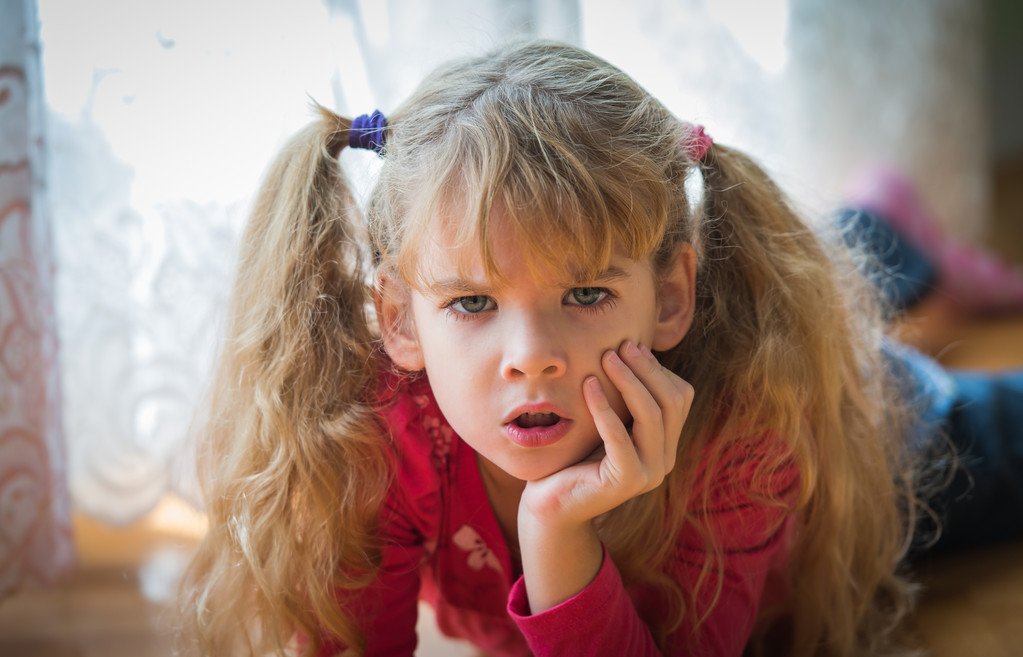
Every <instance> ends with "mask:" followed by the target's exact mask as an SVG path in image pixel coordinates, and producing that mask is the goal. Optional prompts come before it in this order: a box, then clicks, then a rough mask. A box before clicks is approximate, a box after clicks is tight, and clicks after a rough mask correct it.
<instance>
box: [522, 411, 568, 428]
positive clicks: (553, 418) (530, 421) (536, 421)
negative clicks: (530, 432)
mask: <svg viewBox="0 0 1023 657" xmlns="http://www.w3.org/2000/svg"><path fill="white" fill-rule="evenodd" d="M560 419H561V416H560V415H558V414H557V413H523V414H522V415H519V416H518V417H517V418H515V420H514V421H513V423H514V424H515V426H518V427H521V428H523V429H531V428H533V427H551V426H554V425H555V424H557V423H558V420H560Z"/></svg>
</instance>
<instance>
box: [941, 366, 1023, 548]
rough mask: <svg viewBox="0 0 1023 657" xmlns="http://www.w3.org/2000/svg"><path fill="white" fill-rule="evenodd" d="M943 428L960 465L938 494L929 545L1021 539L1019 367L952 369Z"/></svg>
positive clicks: (1022, 377)
mask: <svg viewBox="0 0 1023 657" xmlns="http://www.w3.org/2000/svg"><path fill="white" fill-rule="evenodd" d="M952 378H953V379H954V381H955V386H956V390H957V395H956V403H955V405H954V406H953V408H952V412H951V414H950V415H949V418H948V423H947V428H948V432H949V436H950V437H951V439H952V442H953V443H954V444H955V446H956V449H957V450H958V451H959V454H960V459H961V464H960V468H959V470H958V471H957V472H956V475H955V478H954V479H953V481H952V484H951V486H950V487H949V488H948V490H947V491H946V492H945V493H944V495H943V496H942V498H943V501H944V503H945V504H946V505H947V507H946V511H945V514H946V520H945V525H944V528H943V533H942V536H941V538H940V539H939V540H938V543H937V544H936V545H935V548H937V549H938V550H955V549H961V548H966V547H973V546H978V545H984V544H986V543H991V542H995V541H1001V540H1006V539H1014V538H1020V537H1023V371H1014V372H995V373H980V372H953V373H952Z"/></svg>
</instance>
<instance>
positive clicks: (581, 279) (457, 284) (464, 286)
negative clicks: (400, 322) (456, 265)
mask: <svg viewBox="0 0 1023 657" xmlns="http://www.w3.org/2000/svg"><path fill="white" fill-rule="evenodd" d="M628 277H629V273H628V272H626V271H625V270H624V269H622V268H621V267H616V266H614V265H611V266H610V267H608V268H607V269H604V270H603V271H600V272H597V274H596V275H595V276H594V277H592V278H588V277H586V276H583V274H582V273H581V272H577V273H575V274H573V275H571V276H570V277H569V278H568V279H567V280H566V281H563V282H562V283H561V285H564V286H566V287H571V286H577V285H579V284H581V283H613V282H614V281H619V280H622V279H626V278H628ZM426 292H427V293H428V294H431V295H433V296H437V297H454V296H459V295H466V294H472V295H474V296H475V295H479V296H486V295H488V294H491V293H492V292H493V289H492V288H491V286H490V284H489V283H484V282H477V281H472V280H467V279H464V278H460V277H455V278H444V279H441V280H438V281H433V282H431V283H430V284H429V285H427V286H426Z"/></svg>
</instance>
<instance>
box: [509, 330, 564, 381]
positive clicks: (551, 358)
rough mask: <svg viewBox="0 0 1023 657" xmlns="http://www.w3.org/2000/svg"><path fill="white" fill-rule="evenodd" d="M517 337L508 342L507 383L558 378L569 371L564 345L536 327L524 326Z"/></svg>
mask: <svg viewBox="0 0 1023 657" xmlns="http://www.w3.org/2000/svg"><path fill="white" fill-rule="evenodd" d="M515 333H516V335H515V336H514V337H511V338H510V339H509V341H508V342H506V348H505V352H504V361H503V362H502V363H501V374H502V376H503V377H504V378H505V379H507V380H509V381H510V380H513V379H521V378H537V377H550V378H554V377H558V376H561V375H562V374H564V373H565V370H566V369H568V361H567V358H566V356H565V352H564V350H563V349H562V348H561V347H560V341H559V340H557V339H556V337H555V336H553V335H551V332H550V331H544V330H542V329H539V328H538V327H536V326H535V325H534V326H524V325H520V327H518V330H516V331H515Z"/></svg>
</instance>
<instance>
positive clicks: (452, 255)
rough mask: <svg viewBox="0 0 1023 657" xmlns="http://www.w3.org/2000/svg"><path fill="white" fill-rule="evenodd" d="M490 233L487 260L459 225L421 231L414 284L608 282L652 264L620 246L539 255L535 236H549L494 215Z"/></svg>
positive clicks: (447, 286)
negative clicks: (598, 253)
mask: <svg viewBox="0 0 1023 657" xmlns="http://www.w3.org/2000/svg"><path fill="white" fill-rule="evenodd" d="M491 225H492V230H491V231H490V232H489V234H488V235H487V242H488V244H489V247H490V248H489V255H490V258H491V262H490V263H489V265H488V263H487V262H486V261H485V257H484V253H483V248H482V245H481V243H480V241H479V238H478V236H474V237H475V238H476V239H465V238H464V237H462V238H459V236H458V230H457V229H456V228H452V227H451V225H450V224H449V225H445V224H444V223H443V222H436V223H435V224H434V225H433V226H431V227H430V228H429V229H428V230H427V231H426V233H425V234H424V235H423V238H422V241H421V246H422V248H420V249H417V251H416V255H415V257H416V258H417V262H416V265H415V269H416V272H417V280H416V281H415V285H416V287H421V288H424V289H427V288H428V289H433V290H437V289H451V290H457V289H458V288H459V286H462V287H467V286H469V285H471V286H473V287H474V288H479V287H486V288H487V289H494V290H497V289H501V288H503V287H505V286H508V285H517V284H520V283H523V282H526V283H529V284H532V285H548V286H557V287H569V286H572V285H578V284H591V283H596V282H602V283H610V282H613V281H615V280H620V279H624V278H628V277H629V275H630V273H631V272H634V271H635V265H636V264H637V263H638V264H640V265H641V267H642V268H644V269H649V268H650V266H651V265H650V262H649V259H643V260H642V261H637V260H634V259H632V258H630V257H629V256H628V255H627V254H626V253H624V252H623V251H621V250H618V249H616V250H615V251H614V253H613V254H612V255H611V257H610V258H607V259H602V260H599V261H598V260H597V259H596V258H594V257H593V255H592V254H590V255H587V254H585V253H577V252H573V251H572V250H571V249H567V248H566V249H564V250H561V251H560V252H558V253H556V254H555V255H550V254H549V253H550V252H549V250H548V251H545V252H544V256H543V257H542V258H538V257H537V255H538V251H537V241H538V240H544V239H545V238H546V237H547V236H545V235H543V234H542V233H538V234H532V235H531V234H521V233H517V232H515V231H513V230H511V229H510V227H509V223H508V222H506V221H502V220H501V218H499V217H495V218H494V220H493V221H492V222H491Z"/></svg>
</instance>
